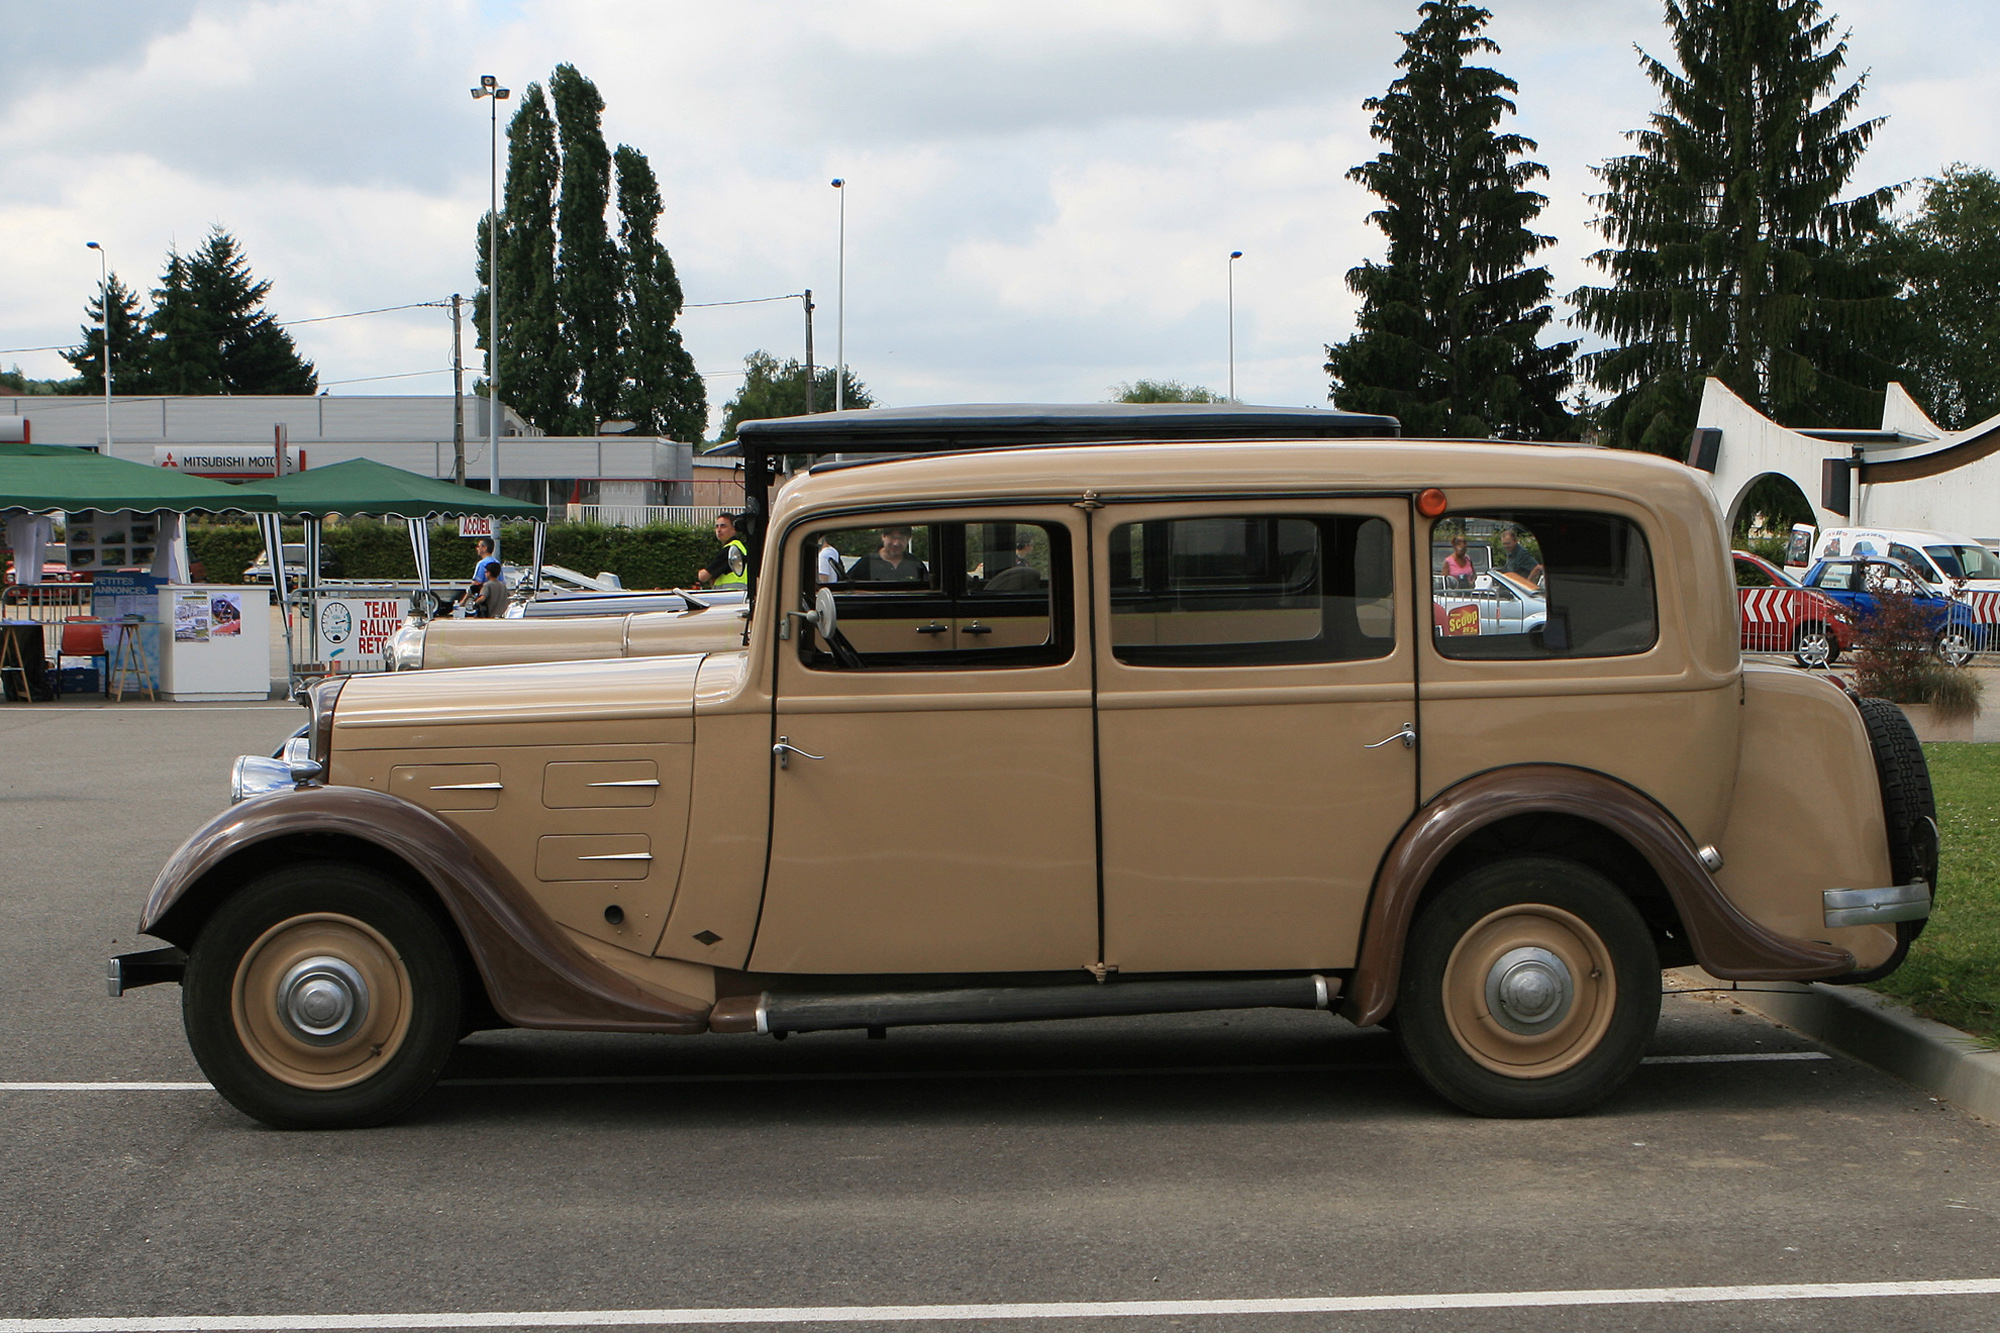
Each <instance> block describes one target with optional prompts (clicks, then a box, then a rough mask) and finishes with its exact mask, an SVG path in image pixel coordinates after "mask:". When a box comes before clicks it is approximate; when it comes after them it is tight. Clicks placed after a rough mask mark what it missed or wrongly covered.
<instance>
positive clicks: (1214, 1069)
mask: <svg viewBox="0 0 2000 1333" xmlns="http://www.w3.org/2000/svg"><path fill="white" fill-rule="evenodd" d="M1832 1058H1833V1057H1832V1056H1830V1055H1828V1054H1827V1053H1826V1052H1824V1051H1734V1052H1729V1053H1726V1054H1721V1055H1649V1056H1647V1057H1646V1058H1645V1059H1644V1060H1641V1061H1640V1062H1639V1063H1641V1064H1647V1065H1719V1064H1765V1063H1770V1062H1773V1061H1790V1060H1831V1059H1832ZM1406 1067H1407V1066H1404V1065H1400V1064H1357V1065H1188V1066H1180V1067H1176V1066H1163V1065H1142V1066H1137V1067H1133V1068H1126V1069H1117V1068H1113V1069H855V1070H838V1069H835V1070H825V1071H816V1072H810V1073H796V1074H786V1073H768V1074H755V1073H746V1074H551V1075H547V1076H543V1077H537V1076H534V1075H522V1076H519V1077H512V1078H446V1079H440V1080H438V1086H439V1087H441V1088H531V1087H595V1086H615V1085H617V1084H621V1083H633V1084H648V1083H883V1082H888V1083H900V1082H914V1081H925V1082H929V1081H940V1080H950V1079H1007V1078H1021V1079H1027V1078H1093V1079H1101V1078H1158V1077H1163V1076H1168V1075H1174V1074H1196V1075H1210V1076H1213V1075H1225V1076H1227V1075H1240V1074H1341V1073H1354V1074H1368V1073H1377V1074H1379V1073H1384V1072H1387V1071H1390V1070H1397V1069H1404V1068H1406ZM212 1086H213V1085H211V1084H208V1083H86V1082H75V1083H57V1082H40V1083H0V1092H205V1091H208V1090H209V1089H210V1088H211V1087H212Z"/></svg>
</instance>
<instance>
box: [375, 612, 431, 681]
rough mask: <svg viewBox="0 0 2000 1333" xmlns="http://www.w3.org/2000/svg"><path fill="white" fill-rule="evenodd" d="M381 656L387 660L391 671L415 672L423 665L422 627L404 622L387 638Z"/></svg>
mask: <svg viewBox="0 0 2000 1333" xmlns="http://www.w3.org/2000/svg"><path fill="white" fill-rule="evenodd" d="M382 655H383V656H384V657H386V658H388V659H389V670H391V671H415V670H417V669H419V668H420V667H422V666H423V664H424V627H423V626H422V625H418V624H414V623H411V622H405V623H404V625H403V627H402V628H401V629H399V630H397V631H396V632H395V633H394V634H391V635H390V636H389V642H388V643H387V644H386V645H385V646H384V647H383V649H382Z"/></svg>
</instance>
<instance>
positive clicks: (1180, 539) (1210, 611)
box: [1108, 514, 1396, 666]
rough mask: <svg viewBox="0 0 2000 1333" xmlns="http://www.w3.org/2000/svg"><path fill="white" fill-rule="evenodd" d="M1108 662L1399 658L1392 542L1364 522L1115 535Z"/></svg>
mask: <svg viewBox="0 0 2000 1333" xmlns="http://www.w3.org/2000/svg"><path fill="white" fill-rule="evenodd" d="M1108 555H1109V561H1110V575H1111V652H1112V656H1114V657H1115V658H1117V659H1118V660H1119V661H1120V662H1125V663H1128V664H1130V665H1133V666H1261V665H1273V664H1281V663H1300V662H1351V661H1360V660H1365V659H1369V658H1377V657H1386V656H1388V655H1389V654H1390V653H1391V652H1393V651H1394V650H1395V647H1396V615H1395V602H1394V599H1395V575H1394V556H1393V534H1392V532H1391V529H1390V527H1389V525H1388V524H1387V523H1385V522H1384V521H1383V520H1381V519H1379V518H1373V517H1368V516H1364V515H1329V514H1315V515H1300V516H1296V517H1294V516H1269V517H1266V516H1241V515H1231V516H1228V517H1213V518H1205V517H1191V518H1176V519H1156V520H1152V521H1149V522H1144V523H1122V524H1119V525H1118V526H1117V527H1114V528H1113V529H1112V530H1111V540H1110V542H1109V547H1108Z"/></svg>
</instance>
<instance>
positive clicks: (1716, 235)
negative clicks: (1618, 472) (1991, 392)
mask: <svg viewBox="0 0 2000 1333" xmlns="http://www.w3.org/2000/svg"><path fill="white" fill-rule="evenodd" d="M1666 22H1667V27H1668V29H1669V34H1670V40H1671V42H1672V45H1673V53H1674V61H1675V64H1674V65H1672V66H1670V65H1668V64H1666V63H1665V62H1663V61H1660V60H1657V59H1654V58H1653V57H1651V56H1649V55H1646V54H1645V53H1644V52H1643V51H1642V52H1641V53H1640V56H1641V64H1642V67H1643V68H1644V69H1645V71H1646V75H1647V77H1648V78H1650V79H1651V80H1652V82H1653V83H1654V85H1655V86H1656V87H1658V89H1659V90H1660V97H1661V106H1660V109H1659V110H1658V111H1656V112H1655V113H1654V114H1653V116H1652V118H1651V120H1650V122H1649V124H1648V125H1647V127H1646V128H1645V129H1642V130H1635V131H1632V132H1631V133H1630V134H1628V136H1627V137H1628V138H1629V139H1630V140H1631V141H1632V143H1633V144H1634V145H1635V147H1636V151H1635V152H1633V153H1630V154H1628V155H1626V156H1624V157H1618V158H1613V159H1612V160H1610V161H1608V162H1606V163H1604V164H1603V165H1602V166H1600V167H1598V168H1596V172H1597V175H1598V177H1599V179H1600V180H1602V181H1603V182H1604V186H1605V189H1604V192H1603V193H1602V194H1599V195H1596V196H1593V202H1594V203H1596V204H1597V206H1598V208H1599V209H1600V210H1601V216H1600V217H1599V218H1598V219H1597V221H1596V226H1597V228H1598V230H1599V231H1601V232H1602V233H1603V235H1604V236H1605V238H1606V239H1607V240H1608V241H1609V242H1610V245H1609V246H1608V247H1607V248H1605V249H1604V250H1601V251H1599V252H1598V253H1597V254H1596V255H1594V256H1592V261H1591V262H1592V263H1594V264H1596V265H1597V266H1598V267H1599V268H1601V269H1603V270H1604V271H1605V272H1606V273H1608V274H1609V275H1610V277H1611V284H1610V285H1609V286H1608V287H1584V288H1581V289H1579V290H1578V291H1576V292H1575V293H1573V294H1572V295H1571V296H1570V298H1569V299H1570V301H1571V302H1572V303H1573V304H1574V305H1575V306H1576V307H1577V312H1578V314H1577V318H1578V321H1579V322H1580V323H1581V324H1582V325H1583V326H1584V327H1585V328H1588V329H1590V330H1591V331H1592V332H1594V333H1597V334H1599V335H1601V336H1603V337H1604V338H1606V339H1608V340H1609V341H1610V343H1611V344H1612V345H1611V346H1610V347H1608V348H1606V349H1605V350H1603V351H1600V352H1594V353H1592V354H1590V355H1589V356H1588V357H1587V358H1585V361H1586V365H1587V367H1588V369H1589V372H1590V376H1591V379H1592V381H1593V382H1594V383H1595V384H1596V385H1597V387H1598V388H1600V389H1602V390H1605V391H1607V392H1609V393H1610V394H1612V395H1613V396H1612V398H1611V400H1610V402H1609V403H1607V404H1606V405H1605V408H1604V410H1603V412H1602V414H1601V418H1602V426H1603V432H1604V435H1603V438H1604V440H1605V442H1606V443H1608V444H1615V445H1620V446H1623V447H1626V448H1638V449H1646V450H1650V451H1652V452H1655V453H1666V454H1677V453H1679V452H1680V451H1681V450H1682V449H1683V448H1685V447H1686V443H1687V439H1688V433H1689V431H1690V430H1692V429H1693V427H1694V426H1695V425H1696V421H1695V412H1696V408H1697V406H1698V404H1699V402H1700V397H1701V386H1702V380H1703V378H1704V377H1706V376H1711V375H1712V376H1715V377H1717V378H1719V379H1721V380H1722V381H1723V382H1724V383H1726V384H1727V385H1728V386H1729V387H1730V388H1731V389H1732V390H1734V391H1735V392H1736V393H1737V394H1738V395H1739V396H1740V397H1742V398H1743V399H1745V400H1746V401H1748V402H1750V403H1751V404H1753V405H1755V406H1756V407H1758V408H1760V409H1761V410H1762V411H1764V412H1765V413H1767V414H1768V415H1770V416H1772V417H1774V418H1775V419H1777V420H1778V421H1780V422H1783V423H1784V424H1786V425H1791V426H1822V425H1849V424H1852V423H1853V422H1855V421H1857V420H1865V419H1866V418H1867V416H1868V415H1869V414H1871V412H1872V411H1874V410H1878V409H1877V408H1876V407H1875V404H1876V403H1878V402H1879V398H1878V397H1877V396H1878V395H1879V393H1880V390H1881V387H1882V385H1883V383H1885V382H1886V381H1887V380H1888V379H1890V378H1893V377H1894V375H1895V370H1894V367H1892V366H1891V365H1889V364H1888V363H1887V362H1886V361H1884V360H1883V359H1882V358H1881V357H1880V356H1879V355H1877V351H1876V348H1877V346H1878V345H1879V340H1880V339H1881V337H1882V335H1883V334H1884V333H1885V331H1886V330H1887V329H1888V327H1889V326H1890V323H1891V321H1892V320H1893V318H1894V313H1895V312H1894V290H1893V287H1892V286H1891V284H1889V282H1888V281H1887V280H1886V279H1885V278H1883V277H1882V276H1881V274H1880V273H1879V272H1878V271H1876V270H1875V269H1874V267H1873V266H1872V264H1871V263H1870V261H1869V259H1868V255H1869V253H1870V251H1869V247H1867V246H1865V245H1862V244H1859V242H1860V241H1862V240H1865V238H1866V237H1867V236H1869V235H1870V234H1871V233H1873V232H1875V231H1876V230H1877V229H1878V228H1879V227H1880V225H1881V214H1882V211H1883V210H1884V209H1885V208H1886V207H1887V206H1888V205H1889V203H1890V201H1891V199H1892V197H1893V193H1894V191H1893V190H1892V189H1878V190H1872V191H1868V192H1866V193H1863V194H1860V195H1858V196H1856V197H1854V198H1851V199H1842V198H1841V195H1842V194H1843V192H1844V191H1845V190H1846V189H1847V186H1848V182H1849V181H1850V180H1851V179H1852V177H1853V175H1854V171H1855V167H1856V166H1857V165H1858V163H1859V161H1860V158H1861V154H1862V153H1863V151H1864V150H1865V149H1866V148H1867V146H1868V143H1869V140H1870V139H1872V138H1873V137H1874V134H1875V131H1876V129H1877V127H1878V126H1879V125H1880V124H1881V121H1880V120H1879V119H1876V120H1864V121H1859V122H1856V123H1853V124H1849V123H1848V122H1849V120H1850V118H1851V117H1852V116H1853V114H1854V112H1855V109H1856V107H1857V106H1858V105H1859V103H1860V100H1861V92H1862V87H1863V85H1864V83H1865V82H1866V79H1865V77H1864V78H1862V79H1856V80H1855V81H1854V82H1853V83H1851V84H1848V85H1847V86H1846V87H1845V88H1842V89H1839V90H1838V91H1834V90H1835V88H1836V85H1837V83H1838V81H1839V79H1840V77H1841V70H1842V69H1843V67H1844V66H1845V65H1846V62H1847V44H1846V42H1845V41H1841V40H1835V38H1834V33H1833V23H1834V20H1833V19H1832V18H1831V17H1826V16H1823V11H1822V7H1821V5H1820V3H1819V0H1666Z"/></svg>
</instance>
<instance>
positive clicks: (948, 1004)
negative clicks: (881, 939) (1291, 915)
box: [708, 973, 1340, 1032]
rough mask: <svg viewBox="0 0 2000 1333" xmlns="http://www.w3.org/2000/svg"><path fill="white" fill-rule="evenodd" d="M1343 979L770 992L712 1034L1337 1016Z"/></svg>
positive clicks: (738, 1001)
mask: <svg viewBox="0 0 2000 1333" xmlns="http://www.w3.org/2000/svg"><path fill="white" fill-rule="evenodd" d="M1339 996H1340V981H1339V979H1338V978H1336V977H1326V976H1320V975H1319V974H1317V973H1314V974H1313V975H1310V976H1303V977H1279V978H1275V979H1272V978H1256V977H1253V978H1232V979H1221V980H1215V981H1203V980H1197V981H1111V982H1089V983H1086V984H1083V985H1077V986H983V987H977V988H972V989H966V990H926V991H886V992H877V993H875V994H872V995H838V994H824V993H822V994H814V993H812V992H808V991H777V992H772V991H765V992H763V993H761V994H758V995H731V996H726V997H725V998H723V999H720V1000H717V1001H716V1003H715V1008H714V1009H713V1010H711V1011H710V1012H709V1015H708V1029H709V1031H711V1032H827V1031H832V1030H835V1029H840V1028H893V1027H915V1026H920V1025H923V1024H928V1023H1026V1022H1033V1021H1035V1020H1037V1019H1045V1018H1104V1017H1108V1016H1111V1015H1117V1014H1185V1013H1198V1012H1202V1011H1204V1010H1211V1009H1331V1008H1332V1007H1333V1003H1334V1001H1335V1000H1336V999H1338V998H1339Z"/></svg>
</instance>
